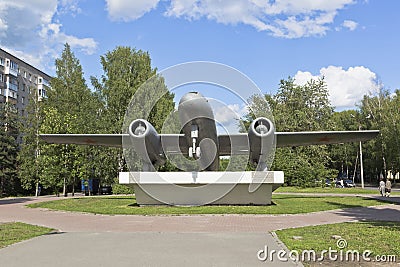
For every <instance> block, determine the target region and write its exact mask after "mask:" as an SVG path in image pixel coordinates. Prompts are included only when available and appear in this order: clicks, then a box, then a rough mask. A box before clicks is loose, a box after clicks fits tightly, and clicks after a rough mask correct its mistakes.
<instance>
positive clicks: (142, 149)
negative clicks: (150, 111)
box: [128, 119, 165, 170]
mask: <svg viewBox="0 0 400 267" xmlns="http://www.w3.org/2000/svg"><path fill="white" fill-rule="evenodd" d="M128 133H129V135H130V137H131V142H132V145H133V147H134V149H135V151H136V153H137V154H138V155H139V156H140V157H141V159H142V160H143V163H145V164H151V165H153V166H159V165H162V164H164V163H165V155H164V153H163V150H162V145H161V138H160V136H159V135H158V133H157V131H156V129H154V127H153V125H151V123H150V122H148V121H146V120H142V119H137V120H134V121H133V122H132V123H131V124H130V125H129V129H128ZM145 164H144V165H145ZM148 168H149V169H148V170H151V169H152V168H151V166H148Z"/></svg>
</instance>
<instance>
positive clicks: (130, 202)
mask: <svg viewBox="0 0 400 267" xmlns="http://www.w3.org/2000/svg"><path fill="white" fill-rule="evenodd" d="M272 201H273V203H274V204H273V205H269V206H198V207H174V206H147V207H139V206H138V205H137V204H136V201H135V198H134V197H133V196H132V197H85V198H70V199H62V200H56V201H49V202H41V203H35V204H30V205H28V207H31V208H47V209H53V210H65V211H78V212H89V213H96V214H128V215H164V214H168V215H183V214H297V213H308V212H315V211H324V210H333V209H343V208H353V207H360V206H374V205H381V204H387V203H386V202H382V201H378V200H374V199H368V198H363V197H354V196H351V197H350V196H349V197H314V196H307V197H304V196H298V195H274V196H273V197H272Z"/></svg>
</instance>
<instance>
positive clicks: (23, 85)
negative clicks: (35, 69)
mask: <svg viewBox="0 0 400 267" xmlns="http://www.w3.org/2000/svg"><path fill="white" fill-rule="evenodd" d="M25 89H26V85H25V84H24V83H23V84H22V92H25Z"/></svg>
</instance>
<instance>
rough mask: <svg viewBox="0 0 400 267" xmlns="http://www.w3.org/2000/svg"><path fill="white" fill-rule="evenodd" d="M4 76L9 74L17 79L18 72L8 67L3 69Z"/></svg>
mask: <svg viewBox="0 0 400 267" xmlns="http://www.w3.org/2000/svg"><path fill="white" fill-rule="evenodd" d="M4 74H9V75H12V76H14V77H18V70H15V69H12V68H10V67H5V68H4Z"/></svg>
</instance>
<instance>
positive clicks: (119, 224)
mask: <svg viewBox="0 0 400 267" xmlns="http://www.w3.org/2000/svg"><path fill="white" fill-rule="evenodd" d="M55 199H60V198H56V197H40V198H16V199H2V200H0V223H2V222H12V221H20V222H25V223H29V224H35V225H42V226H47V227H51V228H54V229H58V230H60V232H59V233H56V234H50V235H44V236H40V237H38V238H34V239H31V240H28V241H25V242H21V243H18V244H14V245H12V246H9V247H6V248H4V249H0V259H1V266H3V265H4V266H7V267H22V266H41V267H47V266H54V265H57V266H60V267H64V266H65V267H69V266H80V265H84V266H118V267H120V266H124V267H125V266H126V267H128V266H129V267H131V266H188V265H190V266H191V267H197V266H201V267H202V266H288V267H289V266H302V264H301V263H296V262H293V261H290V260H288V261H279V260H278V259H277V258H276V257H275V258H274V259H273V260H272V261H271V258H268V259H267V260H266V261H260V260H258V255H259V256H264V255H265V254H262V255H260V254H259V253H260V251H262V253H263V251H265V250H266V249H267V250H268V251H270V252H271V251H280V250H282V249H283V250H286V253H287V254H286V255H288V253H289V252H288V251H287V248H286V247H285V246H284V244H282V243H281V242H280V241H279V240H277V239H276V237H275V236H273V235H272V234H270V233H269V231H274V230H278V229H283V228H290V227H301V226H307V225H318V224H329V223H337V222H348V221H359V220H388V221H400V205H394V204H388V205H382V206H375V207H361V208H350V209H342V210H333V211H325V212H315V213H309V214H297V215H194V216H138V215H114V216H110V215H95V214H87V213H74V212H61V211H51V210H46V209H31V208H27V207H25V205H26V204H30V203H35V202H38V201H47V200H55Z"/></svg>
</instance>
